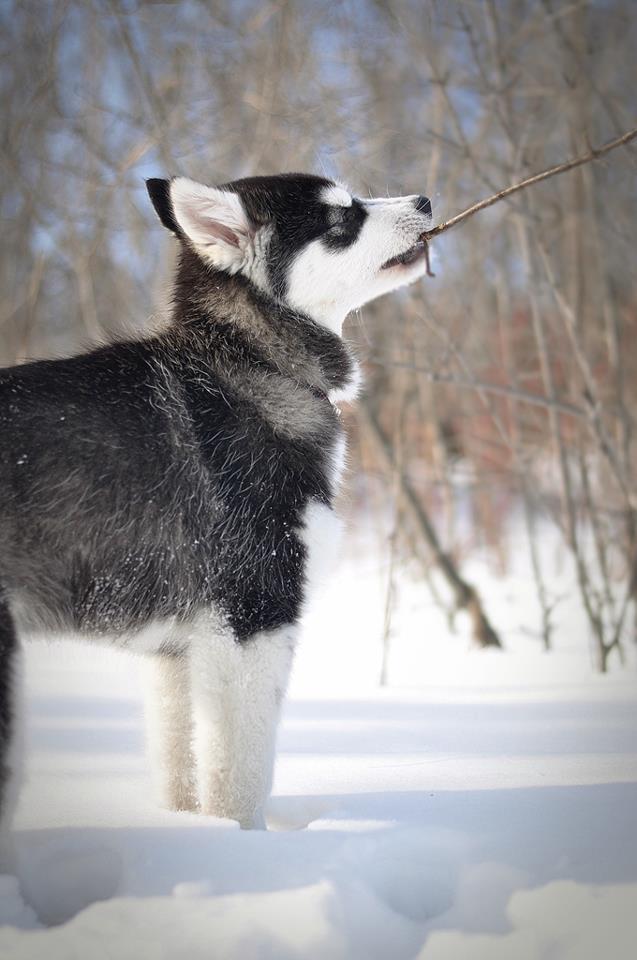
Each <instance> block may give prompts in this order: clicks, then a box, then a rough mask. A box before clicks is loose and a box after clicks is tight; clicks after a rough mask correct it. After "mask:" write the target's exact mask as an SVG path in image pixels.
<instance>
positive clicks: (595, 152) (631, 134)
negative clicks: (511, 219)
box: [423, 127, 637, 240]
mask: <svg viewBox="0 0 637 960" xmlns="http://www.w3.org/2000/svg"><path fill="white" fill-rule="evenodd" d="M635 137H637V127H636V128H635V129H634V130H629V131H628V132H627V133H624V134H623V135H622V136H621V137H617V138H616V139H615V140H609V141H608V143H605V144H603V145H602V146H601V147H597V148H596V149H592V150H590V151H589V152H588V153H586V154H584V155H583V156H581V157H575V159H573V160H567V161H566V162H565V163H558V164H557V166H555V167H549V169H548V170H542V172H541V173H535V174H533V176H531V177H527V178H526V179H525V180H521V181H520V183H514V184H512V186H510V187H505V189H504V190H500V191H498V193H494V194H493V195H492V196H490V197H486V199H484V200H480V201H479V202H478V203H474V204H473V206H471V207H467V209H466V210H463V211H462V213H458V214H456V216H455V217H451V219H450V220H445V221H444V223H439V224H438V225H437V226H436V227H433V228H432V229H431V230H427V231H426V232H425V233H423V239H424V240H432V239H433V238H434V237H437V236H438V235H439V234H441V233H443V232H444V231H445V230H449V229H450V228H451V227H455V226H456V224H458V223H461V222H462V221H463V220H466V219H467V218H468V217H472V216H473V215H474V213H478V211H479V210H484V209H485V208H486V207H490V206H492V205H493V204H494V203H497V202H498V200H504V199H506V197H510V196H511V194H512V193H517V191H518V190H523V189H524V188H525V187H530V186H531V184H533V183H539V182H540V181H541V180H548V178H549V177H554V176H556V175H557V174H558V173H566V171H567V170H573V169H574V168H575V167H581V166H582V165H583V164H585V163H590V162H591V161H592V160H598V159H599V158H600V157H603V156H604V155H605V154H607V153H610V151H611V150H615V148H616V147H623V146H625V144H627V143H630V141H631V140H634V139H635Z"/></svg>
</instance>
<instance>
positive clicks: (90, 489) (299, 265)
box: [0, 174, 431, 839]
mask: <svg viewBox="0 0 637 960" xmlns="http://www.w3.org/2000/svg"><path fill="white" fill-rule="evenodd" d="M148 190H149V193H150V197H151V200H152V202H153V205H154V207H155V210H156V211H157V213H158V215H159V217H160V219H161V221H162V222H163V224H164V225H165V226H166V227H168V229H169V230H170V231H172V233H173V234H174V235H175V236H176V238H177V240H178V243H179V262H178V268H177V275H176V280H175V287H174V297H173V312H172V318H171V321H170V323H169V325H168V326H167V328H166V329H165V330H164V331H163V332H161V333H160V334H157V335H155V336H150V337H148V338H146V339H143V340H139V341H134V342H121V343H117V344H114V345H110V346H105V347H101V348H99V349H96V350H93V351H92V352H90V353H88V354H84V355H81V356H77V357H73V358H71V359H68V360H56V361H40V362H37V363H30V364H25V365H23V366H20V367H15V368H10V369H5V370H2V371H0V429H1V434H0V436H1V444H0V538H1V539H0V542H1V543H2V548H1V550H0V788H1V792H2V806H1V813H2V822H3V823H2V829H3V831H4V837H5V839H6V835H7V834H6V826H7V822H8V819H9V816H10V807H11V805H12V804H11V802H10V798H11V797H12V796H13V795H14V793H15V790H14V785H13V784H12V778H13V776H14V773H15V770H14V768H15V767H16V766H17V763H18V761H17V754H18V751H17V748H16V745H17V743H18V738H19V731H18V727H19V722H18V716H17V714H18V710H17V704H18V701H19V683H18V669H17V659H18V644H19V642H20V641H21V640H22V639H23V638H24V639H29V638H31V637H37V636H41V635H46V636H47V637H55V636H69V635H70V636H73V637H77V638H82V639H83V640H85V641H92V642H97V643H109V644H113V645H115V646H119V647H122V648H125V649H128V650H132V651H136V652H139V653H140V654H143V655H145V656H146V657H147V658H148V661H149V673H150V674H152V676H151V677H150V683H149V688H150V691H151V697H150V700H149V708H148V717H149V721H150V732H149V741H150V746H151V750H152V753H153V756H154V757H155V758H156V759H157V761H158V767H159V768H160V775H159V776H158V781H159V783H160V786H161V789H162V794H163V799H164V802H165V803H167V804H168V805H170V806H171V807H173V808H177V809H191V810H194V809H200V810H202V811H204V812H206V813H210V814H216V815H218V816H225V817H232V818H235V819H237V820H238V821H239V822H240V823H241V825H242V826H245V827H248V826H254V825H259V824H262V823H263V814H262V808H263V803H264V800H265V799H266V797H267V793H268V791H269V787H270V781H271V775H272V764H273V752H274V739H275V732H276V723H277V716H278V712H279V706H280V703H281V700H282V697H283V695H284V692H285V687H286V683H287V677H288V673H289V669H290V664H291V660H292V656H293V652H294V646H295V643H296V637H297V632H298V622H299V618H300V616H301V612H302V610H303V606H304V602H305V599H306V597H307V595H308V591H309V590H310V589H311V581H312V580H314V579H316V577H319V576H323V575H324V574H325V572H326V570H329V567H330V565H331V563H332V561H331V560H330V558H329V555H326V547H328V546H330V545H332V544H333V543H334V542H335V539H336V538H335V537H334V535H333V527H334V525H335V518H334V514H333V509H332V503H333V499H334V495H335V492H336V488H337V485H338V482H339V479H340V474H341V472H342V465H343V457H344V436H343V431H342V426H341V423H340V420H339V416H338V412H337V410H336V409H335V408H334V406H333V404H332V402H330V401H331V400H333V399H334V398H335V397H337V396H338V397H339V398H341V399H342V398H348V397H349V398H350V399H351V398H352V397H353V396H354V394H355V392H356V385H357V383H358V371H357V365H356V362H355V360H354V358H353V356H352V355H351V353H350V351H349V349H348V347H347V346H346V344H345V343H344V341H343V340H342V339H341V335H340V334H341V328H342V323H343V320H344V318H345V316H346V315H347V313H348V312H349V311H350V310H352V309H354V308H356V307H360V306H361V305H362V304H363V303H365V302H367V301H369V300H371V299H373V298H374V297H377V296H380V295H381V294H383V293H387V292H388V291H390V290H394V289H396V288H397V287H399V286H400V285H402V284H404V283H409V282H411V281H413V280H416V279H417V278H419V277H420V276H422V275H423V273H424V272H425V258H424V249H423V244H422V242H421V241H420V239H419V238H420V236H421V234H422V233H423V231H424V230H425V229H427V228H428V227H429V226H430V225H431V206H430V204H429V201H428V200H427V199H426V198H425V197H419V196H410V197H398V198H392V199H377V200H362V199H359V198H357V197H353V196H352V195H351V194H350V193H349V192H348V191H347V190H346V189H345V188H344V187H342V186H340V185H338V184H335V183H333V182H332V181H330V180H327V179H325V178H322V177H314V176H308V175H301V174H284V175H281V176H276V177H254V178H249V179H245V180H238V181H236V182H234V183H230V184H226V185H224V186H219V187H208V186H204V185H202V184H198V183H195V182H193V181H192V180H188V179H186V178H182V177H178V178H176V179H173V180H150V181H148Z"/></svg>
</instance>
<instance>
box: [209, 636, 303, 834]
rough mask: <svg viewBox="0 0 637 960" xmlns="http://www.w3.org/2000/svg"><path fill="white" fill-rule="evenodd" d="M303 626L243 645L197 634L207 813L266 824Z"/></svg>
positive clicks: (244, 822) (246, 824)
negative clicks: (285, 701)
mask: <svg viewBox="0 0 637 960" xmlns="http://www.w3.org/2000/svg"><path fill="white" fill-rule="evenodd" d="M295 637H296V628H295V627H294V626H286V627H282V628H279V629H277V630H270V631H267V632H262V633H259V634H256V635H255V636H254V637H252V638H251V639H249V640H247V641H245V642H243V643H238V642H237V641H236V640H235V639H234V637H233V636H232V635H230V634H226V635H225V636H224V635H219V634H216V635H213V636H210V635H208V636H206V635H205V633H202V634H201V635H197V636H194V637H193V638H192V640H193V642H192V647H191V657H192V698H193V700H192V702H193V717H194V723H195V731H194V745H195V756H196V761H197V777H198V785H199V801H200V807H201V810H202V812H203V813H207V814H211V815H214V816H218V817H228V818H230V819H232V820H237V821H238V822H239V824H240V825H241V826H242V827H244V828H251V827H264V826H265V820H264V813H263V808H264V804H265V801H266V800H267V798H268V795H269V792H270V788H271V786H272V773H273V768H274V749H275V742H276V728H277V724H278V719H279V713H280V707H281V701H282V700H283V696H284V694H285V689H286V686H287V681H288V676H289V672H290V667H291V664H292V657H293V653H294V644H295Z"/></svg>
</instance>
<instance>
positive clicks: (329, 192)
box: [320, 184, 352, 207]
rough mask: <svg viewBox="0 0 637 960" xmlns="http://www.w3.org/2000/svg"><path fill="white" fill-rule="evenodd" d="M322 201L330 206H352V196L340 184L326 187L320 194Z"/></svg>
mask: <svg viewBox="0 0 637 960" xmlns="http://www.w3.org/2000/svg"><path fill="white" fill-rule="evenodd" d="M320 200H321V203H326V204H328V206H330V207H351V205H352V198H351V196H350V195H349V193H348V192H347V190H346V189H345V187H340V186H338V184H337V185H336V186H334V187H324V189H323V190H322V191H321V195H320Z"/></svg>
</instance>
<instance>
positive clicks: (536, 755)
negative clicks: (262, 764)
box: [0, 549, 637, 960]
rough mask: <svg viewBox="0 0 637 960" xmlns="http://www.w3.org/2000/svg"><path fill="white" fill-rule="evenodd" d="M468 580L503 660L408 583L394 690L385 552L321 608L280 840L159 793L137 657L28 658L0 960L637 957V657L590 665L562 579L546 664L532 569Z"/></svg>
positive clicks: (58, 652)
mask: <svg viewBox="0 0 637 960" xmlns="http://www.w3.org/2000/svg"><path fill="white" fill-rule="evenodd" d="M471 574H472V576H473V577H474V579H475V580H476V581H478V582H479V583H480V585H481V586H482V588H483V589H484V590H485V591H486V592H487V594H488V596H489V599H490V609H491V610H492V611H493V616H494V619H495V620H496V623H497V626H498V627H500V628H501V630H502V633H503V637H504V639H505V641H506V643H507V652H505V653H500V652H497V651H487V652H480V651H470V650H469V649H468V643H467V639H466V635H465V634H464V633H463V632H462V629H461V630H460V631H459V635H457V636H454V635H450V634H449V632H448V628H447V626H446V624H445V621H444V620H443V618H442V616H441V615H440V613H439V612H438V610H437V609H436V607H435V605H434V604H433V602H432V600H431V598H430V596H429V594H428V592H427V590H426V588H425V587H423V586H421V585H419V584H417V583H415V582H413V581H412V580H410V579H409V577H408V576H407V575H405V574H403V575H402V576H401V578H400V582H399V590H398V597H397V615H396V617H395V620H394V626H393V644H392V656H391V659H390V680H391V683H390V685H389V687H388V688H386V689H384V690H380V689H379V688H378V687H377V676H378V671H379V666H380V655H381V651H380V645H381V640H380V634H381V625H382V620H383V609H384V602H385V584H384V579H385V564H384V563H383V562H380V561H379V560H378V554H377V552H376V551H374V550H371V549H370V550H368V551H364V552H363V553H362V555H361V552H360V551H359V552H358V555H357V557H355V558H350V559H349V560H348V561H347V562H346V563H345V564H344V566H343V568H342V569H341V571H340V572H339V574H338V576H337V578H336V579H335V581H334V583H333V584H331V585H330V586H329V587H327V588H326V590H325V591H324V592H323V594H322V595H321V597H319V598H317V602H316V605H315V610H314V612H313V615H312V616H311V617H310V618H309V622H308V628H307V631H306V637H305V640H304V643H303V645H302V647H301V649H300V651H299V656H298V658H297V663H296V667H295V672H294V676H293V680H292V684H291V689H290V697H289V699H288V702H287V705H286V708H285V713H284V718H283V723H282V727H281V732H280V737H279V753H278V761H277V769H276V780H275V788H274V792H273V797H272V800H271V803H270V807H269V814H268V823H269V827H270V830H269V831H268V832H243V831H240V830H239V829H238V828H237V826H236V825H235V824H233V823H230V822H224V821H216V820H212V819H209V818H203V817H198V816H194V815H190V814H175V813H168V812H164V811H161V810H158V809H156V808H155V807H154V806H153V803H152V797H151V790H150V778H149V773H148V769H147V764H146V760H145V756H144V743H143V724H142V699H141V682H140V677H139V670H138V664H137V663H136V662H135V661H133V660H130V659H128V658H126V657H125V656H123V655H117V654H114V653H110V652H107V651H100V650H89V649H86V648H79V647H71V646H68V647H67V646H55V647H51V648H45V647H39V648H32V649H31V650H30V651H29V654H28V664H27V674H28V683H29V695H28V711H29V739H30V742H31V752H30V755H29V763H28V778H27V782H26V784H25V787H24V791H23V794H22V798H21V802H20V806H19V809H18V814H17V821H16V830H17V839H18V853H19V864H18V874H19V887H18V881H17V880H16V879H15V878H10V877H4V878H0V922H4V923H5V924H6V926H4V927H1V928H0V957H1V958H2V960H5V958H11V960H26V958H44V957H46V958H50V960H58V958H60V960H61V958H64V960H66V958H77V960H93V958H104V960H106V958H109V960H113V958H117V960H146V958H157V960H159V958H162V960H163V958H165V960H174V958H183V960H186V958H188V960H198V958H206V960H209V958H212V960H226V958H233V960H234V958H236V960H239V958H240V960H252V958H254V960H257V958H258V960H261V958H268V960H291V958H304V960H305V958H312V960H314V958H329V960H340V958H351V960H367V958H369V960H376V958H377V960H385V958H388V960H389V958H391V960H401V958H405V960H407V958H422V960H439V958H440V960H456V958H458V960H482V958H484V960H487V958H488V960H538V958H543V960H549V958H550V960H586V958H589V957H590V958H595V960H599V958H600V957H602V956H603V957H604V958H605V960H624V958H626V960H628V958H631V960H632V958H634V957H635V956H636V955H637V682H636V675H635V672H634V668H633V667H631V668H630V669H628V670H627V671H624V672H615V673H612V674H611V675H609V676H606V677H599V676H596V675H595V674H594V673H593V672H592V668H591V666H590V658H589V656H588V653H587V648H586V641H585V639H584V626H583V622H582V620H581V618H580V616H579V613H578V608H577V603H576V602H575V598H574V597H573V596H570V595H569V591H568V590H565V595H566V599H565V600H564V602H563V603H562V604H561V606H560V612H559V616H560V618H561V620H560V622H559V624H558V626H559V629H558V630H557V633H556V650H555V652H554V653H551V654H550V655H546V654H544V653H542V652H541V650H540V644H539V641H537V640H534V639H531V638H529V636H528V635H526V634H525V633H524V632H523V631H521V629H520V628H527V629H528V628H529V627H532V626H533V625H534V624H533V622H532V621H533V616H534V613H533V601H532V597H531V594H530V588H529V583H530V580H529V576H528V571H525V570H524V569H520V570H518V571H517V572H516V573H514V575H512V576H511V577H508V578H507V579H506V581H499V580H498V579H497V578H496V577H495V576H494V575H493V574H490V573H489V571H488V568H487V567H486V566H485V565H481V566H480V567H476V568H475V569H473V570H472V571H471ZM559 575H560V576H565V575H564V574H563V572H562V574H559ZM555 576H556V577H557V576H558V572H556V574H555ZM461 626H462V625H461Z"/></svg>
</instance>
